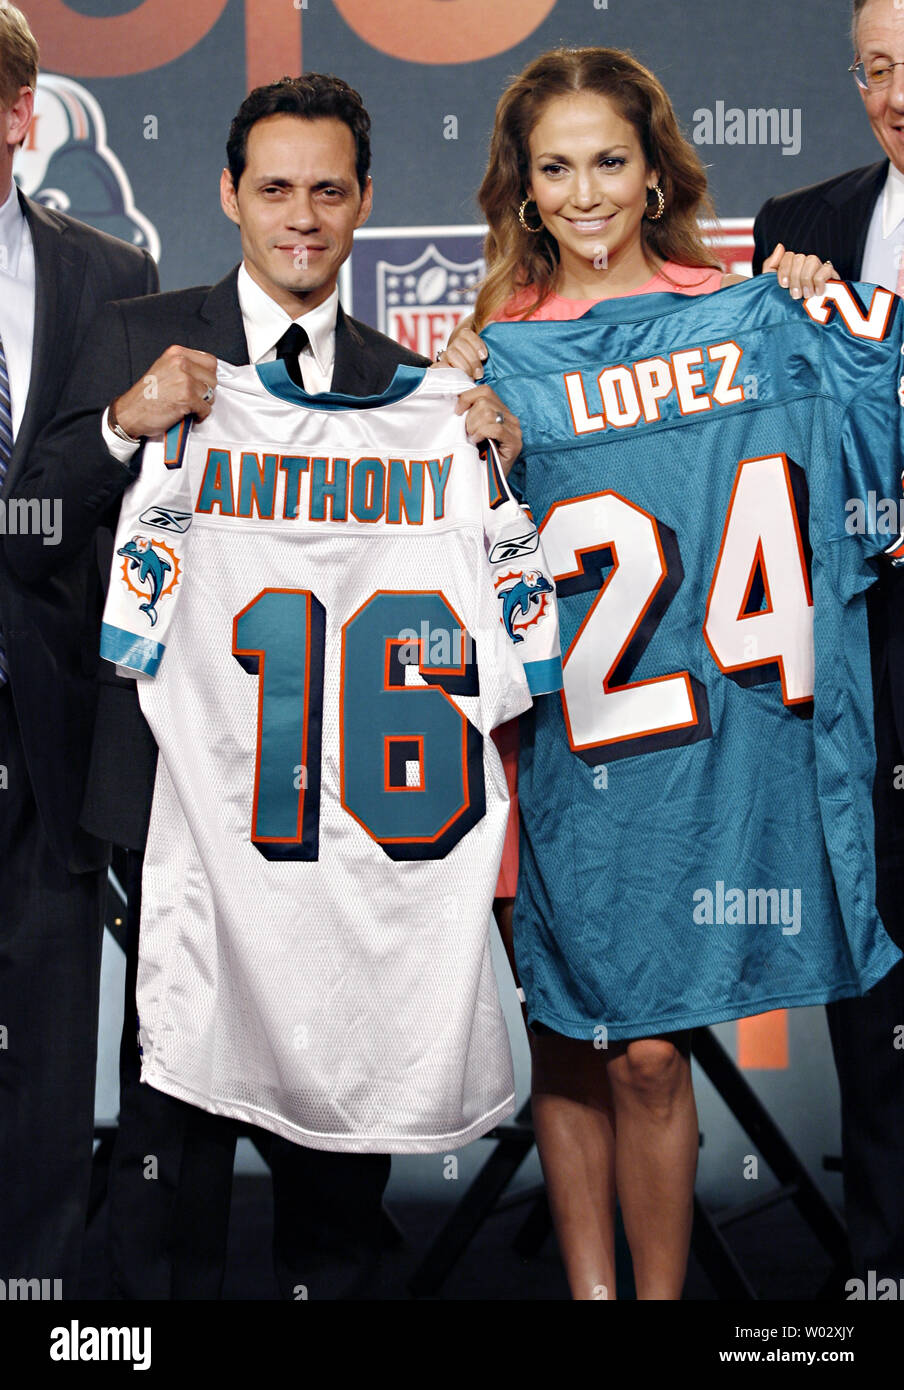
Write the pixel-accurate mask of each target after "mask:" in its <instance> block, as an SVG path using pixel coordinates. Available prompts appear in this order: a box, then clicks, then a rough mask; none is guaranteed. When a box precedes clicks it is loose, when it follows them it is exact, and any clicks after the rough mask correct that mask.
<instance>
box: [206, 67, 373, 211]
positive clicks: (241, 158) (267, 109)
mask: <svg viewBox="0 0 904 1390" xmlns="http://www.w3.org/2000/svg"><path fill="white" fill-rule="evenodd" d="M266 116H301V117H303V118H304V119H305V120H307V121H311V120H318V119H320V118H322V117H325V116H326V117H333V118H334V119H335V120H337V121H342V122H344V124H345V125H347V126H348V128H349V130H350V131H351V133H352V135H353V136H354V137H355V173H356V175H357V178H358V186H359V188H360V189H361V190H362V192H363V189H364V185H365V184H366V183H367V175H368V171H369V170H370V117H369V116H368V114H367V112H366V111H365V109H364V103H363V102H362V100H361V97H360V96H359V95H358V93H357V92H356V91H355V89H354V88H353V87H350V86H349V85H348V83H347V82H343V80H342V78H341V77H332V76H330V75H328V74H326V73H322V72H305V73H302V75H301V77H281V78H280V80H279V81H278V82H271V83H269V85H268V86H266V87H255V88H254V91H253V92H249V93H248V95H247V96H246V98H245V100H244V101H243V102H242V104H241V106H240V107H239V109H238V111H237V112H236V113H235V117H234V118H233V122H232V125H231V126H230V127H229V139H228V140H227V141H226V162H227V164H228V165H229V172H230V174H231V175H232V183H233V187H235V188H238V186H239V179H240V178H241V177H242V174H243V173H244V172H245V164H246V162H247V157H246V150H247V146H248V132H249V130H250V129H251V127H252V126H253V125H256V124H257V122H258V121H262V120H263V119H264V118H265V117H266Z"/></svg>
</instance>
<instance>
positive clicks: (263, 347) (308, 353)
mask: <svg viewBox="0 0 904 1390" xmlns="http://www.w3.org/2000/svg"><path fill="white" fill-rule="evenodd" d="M238 296H239V308H240V309H241V311H242V323H243V325H244V328H245V342H246V343H247V345H248V360H249V361H250V362H253V363H254V364H255V365H257V363H259V362H272V361H273V360H274V358H275V357H276V344H277V343H278V342H279V340H280V338H281V337H282V335H283V334H284V333H285V331H286V329H287V328H288V327H289V326H290V324H293V323H297V324H299V325H300V326H301V327H302V328H303V329H304V331H305V332H306V333H307V335H308V342H307V345H306V347H305V348H304V350H303V351H302V352H301V354H300V355H299V359H298V363H299V366H300V368H301V379H302V381H303V382H304V389H305V390H306V391H307V392H309V393H310V394H311V395H317V394H318V393H320V392H321V391H328V390H329V389H330V383H331V382H332V379H333V363H334V361H335V358H336V318H337V315H338V313H339V290H338V288H337V289H334V290H333V293H332V294H331V295H330V296H329V298H328V299H325V300H324V301H323V303H322V304H318V305H317V308H316V309H310V310H308V312H307V313H306V314H301V315H299V317H298V318H294V319H293V318H291V317H290V315H289V314H287V313H286V311H285V309H283V308H282V307H281V306H280V305H279V304H277V303H276V300H275V299H271V298H270V296H269V295H268V294H267V293H266V291H265V290H262V289H261V287H260V285H259V284H258V283H257V281H256V280H252V278H251V276H250V275H249V274H248V271H247V269H246V268H245V263H244V261H243V262H242V264H241V265H240V266H239V278H238ZM101 429H102V431H103V436H104V442H105V443H106V445H107V448H108V449H109V450H110V453H111V454H113V456H114V457H115V458H118V459H119V461H120V463H128V461H129V459H130V458H131V457H132V455H133V454H134V453H135V450H136V449H137V448H138V445H137V444H127V443H126V441H125V440H124V439H120V438H119V437H118V435H115V434H114V433H113V431H112V430H111V429H110V425H109V422H108V419H107V411H104V415H103V421H102V424H101Z"/></svg>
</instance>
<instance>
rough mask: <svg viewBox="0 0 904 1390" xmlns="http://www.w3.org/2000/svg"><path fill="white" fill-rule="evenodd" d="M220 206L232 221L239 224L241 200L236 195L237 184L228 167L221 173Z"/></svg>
mask: <svg viewBox="0 0 904 1390" xmlns="http://www.w3.org/2000/svg"><path fill="white" fill-rule="evenodd" d="M220 207H221V208H222V209H223V211H224V212H225V214H226V216H227V217H228V218H229V220H230V222H234V223H235V224H236V226H238V225H239V221H240V219H239V202H238V198H237V197H236V192H235V184H234V183H233V182H232V175H231V174H230V172H229V170H228V169H224V170H223V172H222V173H221V174H220Z"/></svg>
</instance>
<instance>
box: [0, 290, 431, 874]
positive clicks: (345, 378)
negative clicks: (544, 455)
mask: <svg viewBox="0 0 904 1390" xmlns="http://www.w3.org/2000/svg"><path fill="white" fill-rule="evenodd" d="M237 277H238V266H236V267H234V268H233V270H231V271H230V272H229V274H228V275H227V276H225V278H224V279H222V280H220V281H219V282H218V284H216V285H213V286H209V285H203V286H199V287H197V288H194V289H188V290H176V291H172V292H169V293H166V294H158V295H152V296H149V297H148V298H145V299H140V300H133V301H131V302H129V303H118V304H108V305H107V306H106V307H105V308H104V309H103V310H101V312H100V313H99V314H98V316H97V318H96V320H95V322H94V324H93V326H92V328H91V331H90V333H89V335H88V339H87V341H86V344H85V348H84V350H83V352H82V354H81V356H80V359H79V361H78V363H77V365H76V368H75V371H74V373H73V376H72V378H71V380H70V381H69V384H68V386H67V388H66V399H65V400H64V402H63V406H62V409H61V411H60V414H59V416H58V417H57V419H56V420H55V422H54V424H53V426H52V427H51V428H50V429H49V430H48V431H47V432H46V433H45V434H44V435H43V437H42V439H41V441H40V444H39V446H38V448H37V449H36V450H35V451H34V456H33V460H32V464H31V466H30V467H29V469H28V470H27V472H26V473H25V474H24V476H23V477H22V478H21V480H20V484H19V487H18V489H17V491H18V494H19V495H20V496H25V497H41V496H56V497H60V498H61V500H62V507H63V519H64V525H63V539H62V542H61V547H60V549H61V550H62V552H63V555H62V558H63V559H65V558H66V556H67V551H68V550H69V548H70V547H71V548H72V549H73V551H77V550H78V548H79V547H82V546H84V544H85V540H86V538H88V537H90V536H92V535H93V534H94V532H95V530H96V528H97V527H98V525H104V526H106V527H108V528H110V529H111V530H112V529H113V528H115V524H116V518H117V515H118V510H119V501H120V498H121V497H122V494H123V492H124V490H125V488H126V486H127V485H128V483H129V482H130V481H131V479H132V477H133V476H134V470H135V468H137V467H138V466H140V463H139V462H137V461H136V462H135V463H133V464H132V465H130V466H129V467H125V466H123V465H122V464H120V463H118V462H117V461H116V460H115V459H113V458H112V457H111V456H110V453H109V451H108V450H107V448H106V445H105V444H104V442H103V438H102V435H101V425H100V422H101V416H102V414H103V411H104V410H105V409H106V407H107V406H108V405H109V403H110V401H111V400H113V399H114V398H115V397H116V396H118V395H121V394H122V393H123V392H124V391H126V390H128V388H129V387H130V386H131V385H132V384H133V383H134V382H136V381H138V380H139V379H140V378H141V376H142V375H143V374H144V373H145V372H146V371H147V369H148V367H150V365H151V364H152V363H153V362H154V361H156V359H157V358H158V357H159V356H160V354H161V353H162V352H164V351H165V350H166V348H168V347H169V346H170V345H171V344H172V343H178V344H180V345H181V346H182V347H188V348H196V349H198V350H199V351H202V352H210V353H213V354H214V355H215V356H216V357H219V358H221V359H222V360H223V361H225V362H231V363H234V364H236V365H241V364H243V363H246V362H247V361H248V346H247V343H246V340H245V329H244V324H243V322H242V314H241V310H240V308H239V301H238V289H237ZM399 364H407V365H409V366H419V367H424V366H427V365H428V362H427V359H426V358H424V357H419V356H417V355H416V354H415V353H413V352H409V351H408V350H407V349H406V348H402V347H400V346H399V345H398V343H395V342H393V340H392V339H391V338H387V337H385V336H384V335H383V334H382V333H377V332H376V331H375V330H374V329H373V328H368V327H367V325H366V324H363V323H359V322H358V321H357V320H356V319H352V318H349V316H348V315H347V314H345V313H344V312H343V310H342V309H341V308H340V309H339V314H338V318H337V321H336V352H335V363H334V367H333V379H332V383H331V385H332V389H333V390H334V391H344V392H346V393H347V394H348V395H351V396H367V395H376V394H378V393H379V392H382V391H384V390H385V389H386V387H387V386H388V385H389V383H390V381H391V380H392V376H393V373H394V371H395V369H396V367H397V366H398V365H399ZM15 554H16V560H15V562H16V563H17V564H18V566H19V570H20V573H21V574H22V576H23V577H24V578H27V579H29V580H30V581H31V582H35V581H36V580H38V579H40V577H41V575H42V574H44V573H46V571H47V569H48V566H52V565H53V564H54V563H58V562H59V558H60V557H57V559H56V561H55V560H54V558H53V557H48V556H47V554H46V551H45V550H43V549H42V547H41V546H40V545H36V544H34V543H32V542H31V541H30V538H27V537H26V538H23V543H22V544H20V545H19V546H18V547H17V548H16V552H15ZM96 645H97V644H96V641H95V645H94V650H95V651H96ZM156 757H157V750H156V747H155V745H154V742H153V739H152V737H151V733H150V730H149V729H148V726H147V724H146V722H145V720H144V718H143V717H142V715H141V711H140V708H139V705H138V698H137V694H136V690H135V685H134V682H133V681H125V680H121V679H120V678H119V677H118V676H117V675H116V673H115V671H114V669H113V667H112V666H110V665H108V663H107V662H101V675H100V683H99V691H98V710H97V724H96V733H95V739H94V748H93V754H92V759H91V766H90V770H89V775H88V781H87V790H86V795H85V802H84V812H83V817H82V822H83V825H84V826H85V827H87V828H89V829H90V830H91V831H92V832H93V833H94V834H95V835H98V836H100V837H101V838H103V839H109V840H112V841H113V842H114V843H116V844H120V845H125V846H126V847H127V848H129V849H142V848H143V847H144V842H145V838H146V835H147V824H148V817H149V815H150V807H151V796H152V792H153V785H154V772H155V768H156Z"/></svg>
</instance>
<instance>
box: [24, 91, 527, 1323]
mask: <svg viewBox="0 0 904 1390" xmlns="http://www.w3.org/2000/svg"><path fill="white" fill-rule="evenodd" d="M369 127H370V122H369V118H368V116H367V113H366V111H365V110H364V107H363V106H362V104H361V99H360V97H359V96H358V94H357V93H356V92H354V91H353V90H352V89H351V88H350V87H348V86H347V85H346V84H345V83H344V82H341V81H340V80H339V79H337V78H333V77H323V76H321V75H319V74H316V73H309V74H306V75H305V76H304V77H301V78H297V79H291V80H290V79H288V78H284V79H283V80H282V81H281V82H278V83H274V84H272V85H271V86H269V87H262V88H258V89H256V90H255V91H254V92H252V93H251V94H250V96H249V97H248V98H247V99H246V100H245V102H244V103H243V104H242V106H241V108H240V109H239V112H238V113H237V115H236V117H235V120H234V121H233V123H232V128H231V130H230V135H229V141H228V144H227V159H228V166H229V167H228V168H227V169H224V171H223V174H222V179H221V203H222V207H223V210H224V212H225V213H226V215H227V216H228V217H229V218H230V219H231V220H232V221H233V222H235V223H236V225H237V226H238V228H239V231H240V234H241V242H242V257H243V259H242V263H241V265H240V266H238V267H236V268H235V269H233V270H232V271H230V273H229V274H228V275H227V276H226V277H225V279H223V280H221V281H220V282H219V283H218V284H216V285H214V286H213V287H212V288H210V287H203V288H199V289H191V290H183V291H178V292H175V293H169V294H162V295H158V296H155V297H153V298H151V299H148V300H143V301H140V302H136V303H129V304H114V305H110V306H108V307H107V308H106V309H105V310H104V311H103V312H102V313H101V314H100V315H99V317H98V319H97V321H96V323H95V325H94V328H93V330H92V333H91V336H90V343H89V347H88V351H87V352H86V354H85V355H84V357H83V360H82V361H81V362H80V364H79V366H78V367H77V368H76V371H75V373H74V375H73V378H72V380H71V382H70V384H69V387H68V389H67V394H66V400H65V401H64V404H63V408H62V411H61V413H60V416H59V418H58V420H57V422H56V423H55V425H54V427H53V429H52V430H50V431H49V432H48V433H47V434H46V435H45V437H44V439H43V440H42V441H41V447H40V449H39V451H38V455H37V457H36V461H35V466H34V468H33V469H32V470H31V471H30V472H29V474H28V475H27V476H26V477H25V478H24V479H23V481H22V485H21V488H20V493H21V495H22V496H24V497H34V498H40V497H42V496H48V495H54V496H60V497H61V501H62V507H63V522H64V524H63V537H62V541H61V546H60V549H61V550H62V552H63V553H64V554H65V551H66V548H67V547H68V546H69V545H73V546H77V545H79V544H80V543H81V542H82V538H83V537H85V536H88V535H90V534H91V533H92V531H93V529H94V528H95V527H96V526H97V525H98V523H99V522H100V521H102V520H103V519H104V518H106V517H109V515H110V513H111V511H113V510H115V508H116V506H117V504H118V501H119V498H120V497H121V495H122V493H123V491H124V489H125V487H126V485H127V483H128V482H129V481H130V479H131V478H132V476H133V474H134V470H135V469H136V468H137V467H138V466H140V463H139V460H140V448H141V442H142V441H143V439H144V438H145V437H147V436H149V435H153V434H159V433H160V432H161V431H163V430H165V429H166V428H167V427H168V426H169V425H171V424H173V423H174V422H175V421H177V420H179V419H181V418H182V417H183V416H184V415H187V414H194V415H196V416H199V417H202V418H203V417H204V416H206V415H207V414H208V413H209V411H210V408H211V401H212V399H213V397H214V395H215V390H216V359H217V358H218V357H219V358H222V359H224V360H226V361H228V362H232V363H237V364H238V363H245V362H248V361H249V360H251V361H254V362H262V361H265V360H270V359H272V358H273V357H274V356H275V355H277V356H280V357H284V358H285V359H286V362H287V366H288V369H289V372H290V374H293V375H294V376H295V379H296V380H297V381H298V382H299V384H303V385H304V387H305V389H306V390H308V391H311V392H316V391H324V390H328V389H330V388H332V389H333V390H335V391H342V392H346V393H348V394H350V395H356V396H364V395H371V394H376V393H379V392H382V391H384V390H385V389H386V387H387V386H388V385H389V383H390V381H391V379H392V376H393V373H394V371H395V368H396V366H397V365H399V364H404V363H407V364H410V365H421V366H425V365H427V364H426V361H425V359H424V358H421V357H418V356H416V355H414V354H413V353H411V352H408V351H407V350H405V349H403V348H401V347H399V346H398V344H396V343H394V342H393V341H392V340H390V339H389V338H386V337H384V336H383V335H382V334H380V333H377V332H375V331H374V330H373V329H371V328H368V327H367V326H366V325H365V324H363V323H358V322H357V321H355V320H354V319H351V318H349V317H348V316H347V315H346V314H345V313H344V312H343V310H342V308H341V306H340V305H339V301H338V290H337V278H338V274H339V269H340V266H341V265H342V263H343V261H344V260H345V259H346V257H347V256H348V255H349V253H350V251H351V247H352V238H353V233H354V230H355V228H356V227H359V226H360V225H361V224H362V223H363V222H364V221H365V220H366V218H367V216H368V214H369V212H370V207H371V196H372V194H371V180H370V177H369V174H368V169H369V165H370V141H369ZM461 399H462V402H463V408H465V409H467V410H468V420H467V423H468V428H469V430H470V431H471V433H472V435H475V436H476V437H479V438H486V437H489V436H492V437H493V438H495V439H496V440H497V441H498V442H499V444H500V447H501V451H502V453H503V456H504V457H505V458H506V459H507V460H508V459H513V458H514V457H516V456H517V453H518V451H519V449H520V442H521V441H520V431H519V429H518V426H517V422H516V421H513V419H512V418H511V417H510V416H509V415H508V412H506V411H505V410H504V409H503V407H502V406H501V403H500V402H499V401H498V400H497V398H496V397H495V396H494V395H493V393H492V392H491V391H490V390H489V388H487V387H475V388H474V389H473V390H472V391H469V392H466V393H465V394H464V396H463V397H462V398H461ZM18 555H19V559H18V563H19V565H20V569H21V572H22V573H23V575H25V576H27V577H28V578H29V579H31V580H32V581H34V580H35V579H37V578H39V576H40V574H41V572H42V571H43V570H44V569H46V567H47V566H48V565H49V564H52V563H54V562H53V561H52V560H51V561H48V559H47V557H46V556H45V555H44V554H43V552H42V550H41V549H40V547H38V546H35V545H28V544H25V545H23V546H22V547H21V548H20V550H19V552H18ZM155 764H156V749H155V747H154V744H153V741H152V739H151V736H150V733H149V730H148V728H147V725H146V723H145V721H144V719H143V718H142V716H141V713H140V709H139V706H138V701H137V698H136V695H135V687H134V683H133V682H125V681H120V680H118V679H117V678H116V676H115V673H113V672H112V670H111V671H110V673H109V674H108V675H107V676H105V677H104V678H103V680H102V684H101V691H100V707H99V713H98V723H97V737H96V739H95V747H94V757H93V763H92V768H91V775H90V779H89V789H88V795H87V798H86V803H85V812H84V821H85V823H86V824H88V825H90V827H91V828H92V829H93V830H94V831H95V832H96V833H98V834H104V835H108V836H109V837H110V838H111V839H112V840H114V841H115V842H117V843H119V844H124V845H126V846H127V847H128V848H130V849H132V850H133V851H136V853H135V854H134V855H133V856H132V861H131V869H130V883H129V930H130V940H131V949H130V951H129V959H128V976H127V987H126V992H127V999H126V1022H125V1028H124V1032H123V1039H122V1047H121V1052H120V1069H121V1110H120V1130H119V1136H118V1139H117V1147H116V1152H115V1155H114V1160H113V1168H112V1174H111V1188H110V1200H111V1229H112V1237H113V1239H112V1253H113V1263H114V1278H115V1280H116V1285H117V1290H118V1291H119V1292H120V1293H122V1294H125V1295H126V1296H128V1297H139V1298H192V1297H195V1298H205V1297H207V1298H210V1297H217V1296H218V1295H219V1292H220V1288H221V1285H222V1278H223V1269H224V1258H225V1246H226V1234H227V1225H228V1213H229V1198H230V1190H231V1182H232V1165H233V1155H234V1149H235V1141H236V1132H237V1128H238V1127H237V1126H236V1125H235V1124H234V1123H233V1122H231V1121H229V1120H225V1119H223V1118H222V1117H217V1116H211V1115H209V1114H208V1113H207V1112H206V1111H203V1110H200V1109H197V1108H195V1107H193V1106H191V1105H187V1104H185V1103H183V1102H181V1101H178V1100H175V1099H173V1098H172V1097H169V1096H166V1095H164V1094H163V1093H161V1092H158V1091H155V1090H154V1089H153V1088H152V1087H150V1086H141V1085H139V1084H138V1053H137V1045H136V1039H135V1003H134V987H135V972H136V964H137V930H138V901H139V895H140V884H141V853H140V852H141V850H142V849H143V846H144V843H145V837H146V833H147V826H148V818H149V814H150V804H151V792H152V789H153V783H154V769H155ZM248 907H249V918H250V919H251V920H252V924H253V925H254V926H255V927H256V924H254V923H253V917H254V911H255V904H254V903H253V902H251V903H249V905H248ZM258 1142H259V1147H261V1148H262V1150H263V1151H264V1152H266V1154H267V1157H268V1159H269V1162H270V1166H271V1170H272V1173H273V1183H274V1203H275V1223H274V1225H275V1263H276V1271H277V1276H278V1280H279V1284H280V1288H281V1290H282V1292H283V1294H284V1296H286V1297H288V1298H292V1297H296V1298H297V1297H300V1296H310V1297H317V1298H324V1297H355V1296H360V1294H361V1293H362V1292H363V1291H364V1289H365V1288H366V1287H367V1286H368V1281H369V1278H370V1275H371V1273H372V1271H373V1269H374V1267H375V1263H376V1256H377V1252H378V1248H379V1241H380V1212H381V1199H382V1193H383V1189H384V1187H385V1184H386V1181H387V1178H388V1176H389V1157H388V1155H379V1154H362V1155H357V1154H336V1153H324V1152H319V1151H317V1150H314V1149H306V1148H302V1147H301V1146H299V1145H295V1144H291V1143H289V1142H287V1141H286V1140H282V1139H279V1138H277V1137H276V1136H273V1135H269V1134H266V1135H265V1134H263V1133H262V1132H258ZM148 1156H151V1157H152V1158H153V1160H154V1164H155V1165H156V1167H155V1168H154V1170H153V1172H152V1173H151V1174H150V1176H149V1174H148ZM299 1286H304V1289H305V1294H304V1295H302V1294H301V1293H300V1292H299Z"/></svg>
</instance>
